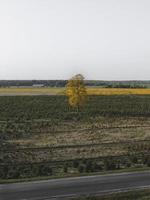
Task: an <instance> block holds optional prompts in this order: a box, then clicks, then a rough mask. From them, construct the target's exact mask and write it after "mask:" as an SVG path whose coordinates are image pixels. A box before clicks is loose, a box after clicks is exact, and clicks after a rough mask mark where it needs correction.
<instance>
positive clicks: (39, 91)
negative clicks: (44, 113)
mask: <svg viewBox="0 0 150 200" xmlns="http://www.w3.org/2000/svg"><path fill="white" fill-rule="evenodd" d="M87 93H88V95H150V89H130V88H100V87H87ZM64 94H65V88H55V87H43V88H33V87H25V88H21V87H20V88H19V87H18V88H16V87H12V88H0V96H7V95H8V96H9V95H11V96H13V95H14V96H16V95H64Z"/></svg>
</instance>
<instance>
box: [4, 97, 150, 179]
mask: <svg viewBox="0 0 150 200" xmlns="http://www.w3.org/2000/svg"><path fill="white" fill-rule="evenodd" d="M0 113H1V115H0V141H1V142H0V145H1V153H0V161H1V165H0V169H1V170H0V171H1V173H0V177H1V179H6V178H7V179H8V178H9V179H11V178H26V177H36V176H51V175H54V176H55V175H56V176H57V175H58V176H64V175H66V174H70V175H71V174H82V173H89V172H103V171H108V170H116V169H126V168H131V169H132V168H135V167H138V168H143V167H149V166H150V156H149V150H150V96H149V95H142V94H141V95H89V96H88V98H87V102H86V104H85V106H84V107H83V108H81V109H80V110H79V111H77V110H76V109H73V108H71V107H70V106H69V105H68V101H67V98H66V97H65V96H64V95H58V94H57V95H51V96H48V95H45V96H44V95H42V96H30V95H29V96H1V97H0Z"/></svg>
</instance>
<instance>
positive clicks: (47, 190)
mask: <svg viewBox="0 0 150 200" xmlns="http://www.w3.org/2000/svg"><path fill="white" fill-rule="evenodd" d="M144 187H148V188H150V171H147V172H138V173H123V174H113V175H102V176H100V175H98V176H86V177H77V178H64V179H55V180H48V181H36V182H26V183H14V184H4V185H0V200H48V199H53V200H54V199H69V198H71V197H75V196H78V195H87V194H103V193H109V192H116V191H124V190H128V189H142V188H144Z"/></svg>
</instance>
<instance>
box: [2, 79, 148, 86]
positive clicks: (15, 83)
mask: <svg viewBox="0 0 150 200" xmlns="http://www.w3.org/2000/svg"><path fill="white" fill-rule="evenodd" d="M66 83H67V80H0V87H64V86H65V85H66ZM85 84H86V86H93V87H94V86H95V87H96V86H98V87H104V88H150V81H101V80H86V81H85Z"/></svg>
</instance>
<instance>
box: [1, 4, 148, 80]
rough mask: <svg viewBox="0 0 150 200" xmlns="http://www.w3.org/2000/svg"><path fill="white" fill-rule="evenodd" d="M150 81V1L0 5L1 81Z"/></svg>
mask: <svg viewBox="0 0 150 200" xmlns="http://www.w3.org/2000/svg"><path fill="white" fill-rule="evenodd" d="M77 73H81V74H83V75H84V77H85V78H86V79H97V80H98V79H99V80H150V1H149V0H0V79H3V80H4V79H5V80H7V79H68V78H70V77H71V76H73V75H74V74H77Z"/></svg>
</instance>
